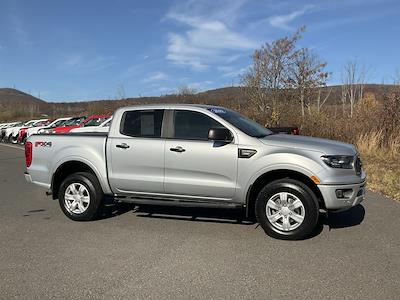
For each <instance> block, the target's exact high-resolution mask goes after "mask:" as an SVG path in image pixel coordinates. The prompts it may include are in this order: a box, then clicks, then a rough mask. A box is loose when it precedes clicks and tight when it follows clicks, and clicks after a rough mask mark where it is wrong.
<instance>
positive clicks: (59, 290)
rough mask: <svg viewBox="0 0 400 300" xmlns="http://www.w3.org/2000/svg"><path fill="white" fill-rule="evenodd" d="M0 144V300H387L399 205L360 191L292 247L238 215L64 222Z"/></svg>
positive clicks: (118, 210)
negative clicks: (360, 197)
mask: <svg viewBox="0 0 400 300" xmlns="http://www.w3.org/2000/svg"><path fill="white" fill-rule="evenodd" d="M23 172H24V152H23V151H21V149H14V148H11V147H8V146H5V145H0V193H1V194H0V195H1V196H0V199H1V200H0V213H1V216H0V242H1V244H0V298H2V299H10V298H23V299H28V298H29V299H44V298H60V299H70V298H75V299H76V298H96V299H99V298H100V299H110V298H130V299H136V298H153V299H160V298H161V299H164V298H170V299H183V298H184V299H188V298H206V299H211V298H212V299H232V298H258V299H276V298H300V299H306V298H314V299H315V298H322V297H324V298H336V299H338V298H340V299H343V298H350V299H361V298H364V299H365V298H368V299H378V298H381V299H382V298H385V299H398V297H399V295H400V280H399V278H400V221H399V220H400V203H397V202H394V201H392V200H390V199H387V198H385V197H382V196H380V195H378V194H375V193H372V192H369V193H368V194H367V199H366V201H364V202H363V203H362V205H359V206H357V207H355V208H353V209H352V210H350V211H348V212H345V213H340V214H335V215H330V216H329V218H326V217H321V220H320V225H319V227H318V230H317V231H316V232H315V234H314V235H313V236H312V237H311V238H309V239H307V240H303V241H294V242H293V241H280V240H274V239H272V238H270V237H268V236H266V235H265V234H264V232H263V231H262V229H261V228H260V227H259V226H257V224H253V223H251V222H241V221H240V216H241V214H240V212H237V211H229V210H228V211H226V210H223V211H222V210H218V211H212V210H211V211H210V210H204V209H202V210H193V209H182V208H179V209H178V208H169V209H166V208H160V207H133V206H127V205H123V206H117V207H115V206H110V207H109V208H108V209H107V210H106V211H105V212H104V215H103V217H102V218H101V219H99V220H97V221H94V222H86V223H79V222H73V221H70V220H69V219H67V218H66V217H65V216H64V215H63V214H62V212H61V210H60V209H59V207H58V203H57V202H56V201H53V200H51V199H50V198H48V197H46V196H45V194H44V190H43V189H41V188H39V187H36V186H34V185H32V184H28V183H26V182H25V180H24V176H23Z"/></svg>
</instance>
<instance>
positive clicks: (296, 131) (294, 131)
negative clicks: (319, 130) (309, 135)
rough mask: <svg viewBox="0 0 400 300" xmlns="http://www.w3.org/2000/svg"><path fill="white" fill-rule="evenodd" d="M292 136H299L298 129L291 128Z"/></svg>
mask: <svg viewBox="0 0 400 300" xmlns="http://www.w3.org/2000/svg"><path fill="white" fill-rule="evenodd" d="M292 134H294V135H299V134H300V129H299V128H298V127H296V128H293V129H292Z"/></svg>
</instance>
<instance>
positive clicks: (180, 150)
mask: <svg viewBox="0 0 400 300" xmlns="http://www.w3.org/2000/svg"><path fill="white" fill-rule="evenodd" d="M169 150H170V151H172V152H179V153H181V152H185V151H186V150H185V149H183V148H182V147H181V146H176V147H175V148H169Z"/></svg>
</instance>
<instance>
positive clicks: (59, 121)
mask: <svg viewBox="0 0 400 300" xmlns="http://www.w3.org/2000/svg"><path fill="white" fill-rule="evenodd" d="M70 119H71V117H67V118H58V119H55V120H54V121H53V122H51V123H49V124H47V125H45V126H37V127H32V128H29V129H28V131H27V133H26V134H27V137H30V136H31V135H32V134H36V133H45V132H46V130H50V129H53V128H56V127H58V126H62V125H63V124H64V123H65V122H66V121H68V120H70ZM47 133H48V132H47Z"/></svg>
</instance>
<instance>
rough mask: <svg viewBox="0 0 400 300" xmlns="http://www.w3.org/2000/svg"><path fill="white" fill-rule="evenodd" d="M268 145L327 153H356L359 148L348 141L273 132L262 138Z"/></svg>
mask: <svg viewBox="0 0 400 300" xmlns="http://www.w3.org/2000/svg"><path fill="white" fill-rule="evenodd" d="M260 141H261V142H263V143H264V144H266V145H269V146H277V147H286V148H297V149H304V150H309V151H317V152H322V153H324V154H325V155H356V153H357V149H356V148H355V147H354V146H353V145H351V144H347V143H343V142H339V141H334V140H328V139H321V138H314V137H309V136H302V135H291V134H272V135H268V136H266V137H264V138H262V139H260Z"/></svg>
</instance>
